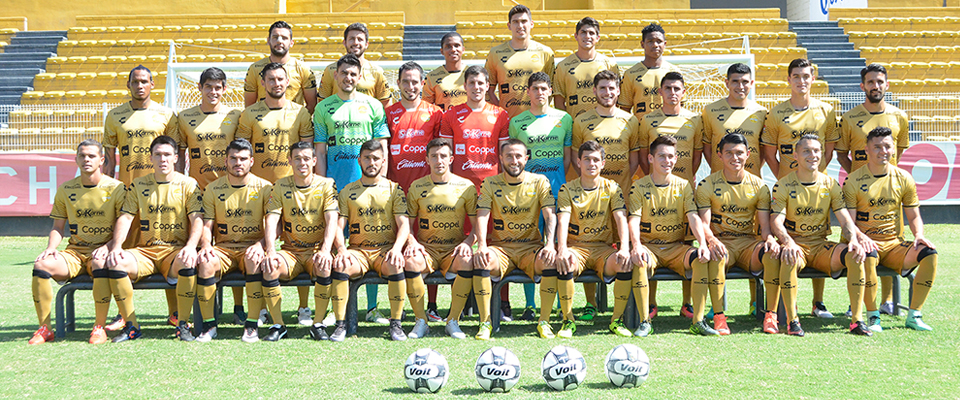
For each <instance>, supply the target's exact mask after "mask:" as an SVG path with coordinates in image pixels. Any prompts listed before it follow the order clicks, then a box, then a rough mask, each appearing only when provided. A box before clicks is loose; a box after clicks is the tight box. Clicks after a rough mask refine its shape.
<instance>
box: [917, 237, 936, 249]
mask: <svg viewBox="0 0 960 400" xmlns="http://www.w3.org/2000/svg"><path fill="white" fill-rule="evenodd" d="M920 245H924V246H927V247H929V248H931V249H936V248H937V247H936V246H934V245H933V242H931V241H929V240H927V238H925V237H923V235H920V236H917V237H915V238H914V239H913V248H914V249H919V248H920Z"/></svg>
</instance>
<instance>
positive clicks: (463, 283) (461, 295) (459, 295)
mask: <svg viewBox="0 0 960 400" xmlns="http://www.w3.org/2000/svg"><path fill="white" fill-rule="evenodd" d="M471 289H473V271H459V272H457V278H456V279H454V280H453V285H452V287H451V288H450V295H451V296H450V313H449V314H447V321H460V313H461V312H463V306H464V305H465V304H467V298H468V297H470V290H471Z"/></svg>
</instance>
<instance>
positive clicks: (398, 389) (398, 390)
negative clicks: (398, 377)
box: [383, 387, 413, 395]
mask: <svg viewBox="0 0 960 400" xmlns="http://www.w3.org/2000/svg"><path fill="white" fill-rule="evenodd" d="M383 391H384V393H390V394H394V395H401V394H410V393H413V391H412V390H410V388H408V387H392V388H386V389H383Z"/></svg>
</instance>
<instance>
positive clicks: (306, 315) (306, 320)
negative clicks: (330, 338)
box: [297, 307, 313, 326]
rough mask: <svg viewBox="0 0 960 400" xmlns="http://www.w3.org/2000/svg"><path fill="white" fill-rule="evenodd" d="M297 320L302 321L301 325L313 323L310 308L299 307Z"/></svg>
mask: <svg viewBox="0 0 960 400" xmlns="http://www.w3.org/2000/svg"><path fill="white" fill-rule="evenodd" d="M297 321H300V325H303V326H310V325H313V317H311V316H310V308H308V307H304V308H298V309H297Z"/></svg>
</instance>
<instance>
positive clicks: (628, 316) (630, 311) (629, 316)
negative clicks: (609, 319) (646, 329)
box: [623, 290, 640, 331]
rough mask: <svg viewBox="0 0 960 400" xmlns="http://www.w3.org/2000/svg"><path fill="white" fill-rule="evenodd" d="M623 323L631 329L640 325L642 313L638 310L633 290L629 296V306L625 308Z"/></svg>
mask: <svg viewBox="0 0 960 400" xmlns="http://www.w3.org/2000/svg"><path fill="white" fill-rule="evenodd" d="M623 324H624V325H626V326H627V328H629V329H630V330H631V331H632V330H636V329H637V327H638V326H640V313H639V312H638V311H637V302H636V299H635V297H634V296H633V290H631V291H630V297H628V298H627V307H626V308H624V309H623Z"/></svg>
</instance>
